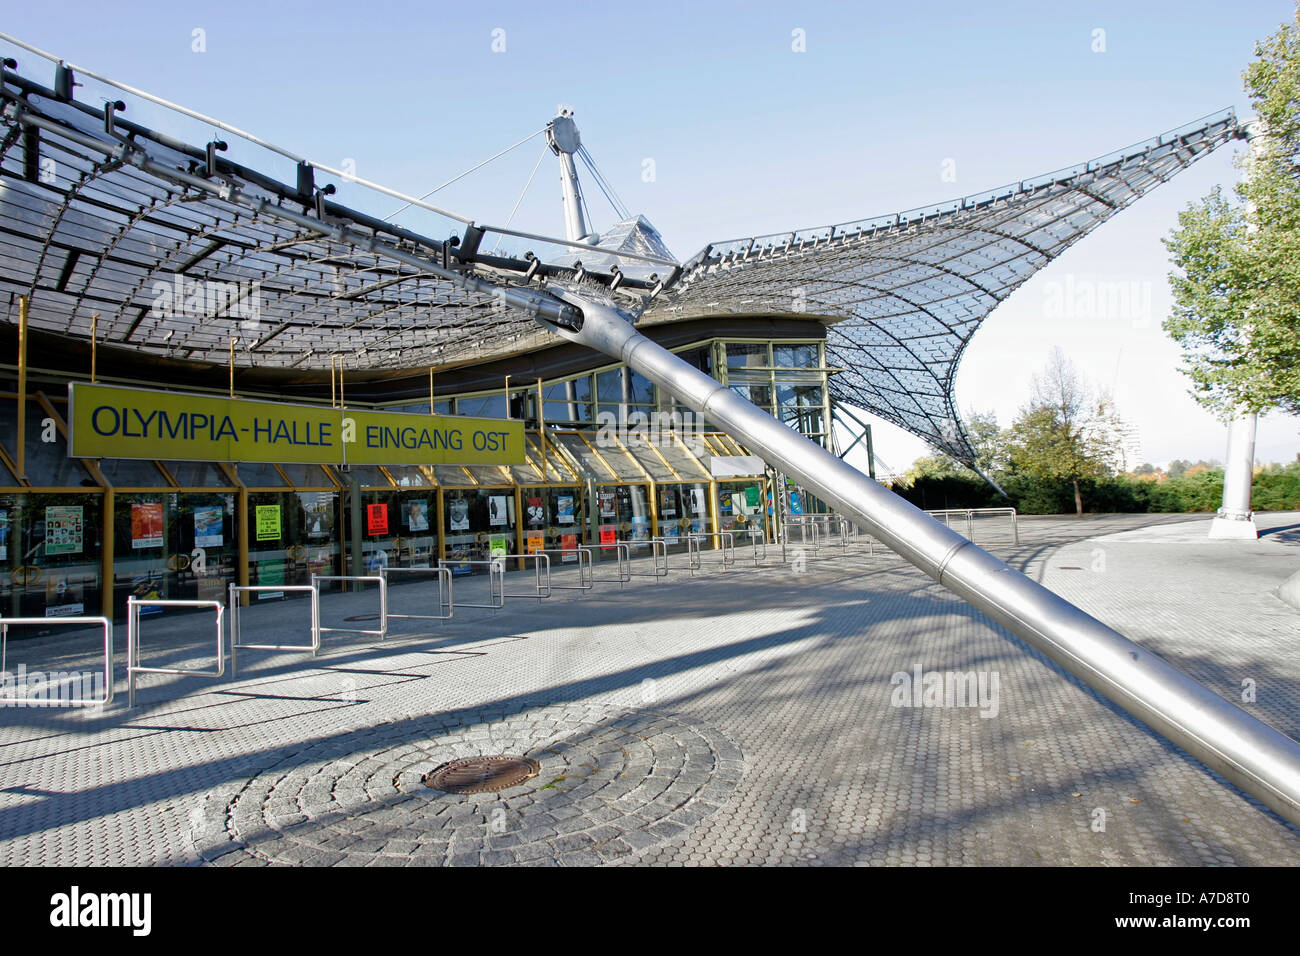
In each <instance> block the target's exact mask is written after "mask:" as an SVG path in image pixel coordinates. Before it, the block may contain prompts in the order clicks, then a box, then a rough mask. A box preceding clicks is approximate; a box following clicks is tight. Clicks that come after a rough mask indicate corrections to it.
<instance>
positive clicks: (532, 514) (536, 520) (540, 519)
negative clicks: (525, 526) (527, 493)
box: [524, 498, 546, 525]
mask: <svg viewBox="0 0 1300 956" xmlns="http://www.w3.org/2000/svg"><path fill="white" fill-rule="evenodd" d="M524 510H525V513H526V514H527V516H528V523H529V524H531V525H543V524H546V505H544V504H542V499H541V498H525V499H524Z"/></svg>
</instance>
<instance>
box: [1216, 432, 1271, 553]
mask: <svg viewBox="0 0 1300 956" xmlns="http://www.w3.org/2000/svg"><path fill="white" fill-rule="evenodd" d="M1258 417H1259V416H1258V415H1255V414H1253V413H1252V414H1249V415H1244V416H1242V417H1241V418H1238V419H1234V420H1233V422H1232V424H1230V425H1229V426H1228V455H1227V461H1226V462H1225V463H1224V466H1223V507H1221V508H1220V509H1219V513H1218V514H1217V515H1216V516H1215V518H1214V521H1213V522H1211V523H1210V537H1211V538H1249V539H1252V540H1253V539H1256V538H1258V537H1259V529H1258V528H1256V527H1255V518H1254V512H1253V511H1251V510H1250V486H1251V483H1252V482H1253V480H1254V477H1255V422H1256V419H1257V418H1258Z"/></svg>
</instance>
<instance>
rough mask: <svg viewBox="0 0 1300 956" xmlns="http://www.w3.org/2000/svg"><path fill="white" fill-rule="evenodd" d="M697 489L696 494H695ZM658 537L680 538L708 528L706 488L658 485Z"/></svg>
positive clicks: (702, 486) (683, 485)
mask: <svg viewBox="0 0 1300 956" xmlns="http://www.w3.org/2000/svg"><path fill="white" fill-rule="evenodd" d="M697 489H698V493H697ZM656 490H657V492H658V495H659V536H660V537H661V538H669V539H672V538H680V537H683V536H685V535H687V534H689V533H690V532H692V531H704V530H706V529H707V527H708V521H709V511H708V505H707V501H708V498H707V495H708V486H706V485H703V484H700V485H685V484H673V485H659V486H658V488H657V489H656Z"/></svg>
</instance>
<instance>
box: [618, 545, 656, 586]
mask: <svg viewBox="0 0 1300 956" xmlns="http://www.w3.org/2000/svg"><path fill="white" fill-rule="evenodd" d="M614 543H615V544H621V545H623V546H624V547H626V548H628V561H629V568H628V574H635V575H636V576H637V577H642V578H656V579H657V578H666V577H668V548H666V547H665V546H664V543H663V539H662V538H648V539H646V540H642V541H615V542H614ZM647 544H648V545H650V558H651V560H652V561H653V562H654V570H653V571H633V570H631V567H630V562H631V548H632V546H633V545H638V546H640V545H647Z"/></svg>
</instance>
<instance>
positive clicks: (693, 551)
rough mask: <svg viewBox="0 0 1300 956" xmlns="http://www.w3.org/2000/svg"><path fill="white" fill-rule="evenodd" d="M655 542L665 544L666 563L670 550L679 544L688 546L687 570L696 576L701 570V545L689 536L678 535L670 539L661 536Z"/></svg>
mask: <svg viewBox="0 0 1300 956" xmlns="http://www.w3.org/2000/svg"><path fill="white" fill-rule="evenodd" d="M654 540H656V541H660V542H662V543H663V549H664V560H665V562H667V555H668V549H669V548H671V547H673V546H674V545H679V544H684V545H686V569H687V570H688V571H690V572H691V574H692V575H693V574H695V572H696V571H698V570H700V567H701V565H700V543H699V542H698V541H697V540H695V538H693V537H691V536H690V535H689V534H677V535H672V536H670V537H663V536H660V537H658V538H655V539H654Z"/></svg>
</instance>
